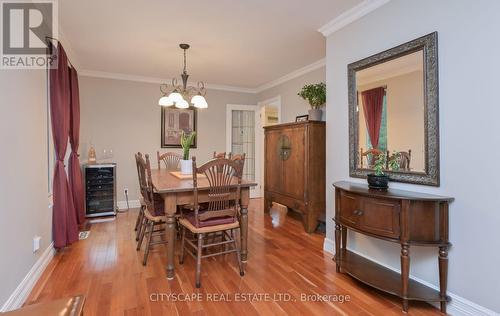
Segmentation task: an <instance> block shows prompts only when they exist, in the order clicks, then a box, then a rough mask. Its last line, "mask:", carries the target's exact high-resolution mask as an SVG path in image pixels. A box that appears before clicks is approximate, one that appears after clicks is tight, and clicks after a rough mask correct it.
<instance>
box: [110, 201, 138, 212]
mask: <svg viewBox="0 0 500 316" xmlns="http://www.w3.org/2000/svg"><path fill="white" fill-rule="evenodd" d="M128 205H129V207H130V208H139V207H141V201H139V200H129V201H128ZM116 206H118V209H119V210H126V209H127V201H118V202H116Z"/></svg>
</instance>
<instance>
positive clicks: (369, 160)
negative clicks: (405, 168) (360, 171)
mask: <svg viewBox="0 0 500 316" xmlns="http://www.w3.org/2000/svg"><path fill="white" fill-rule="evenodd" d="M384 154H385V153H384V152H383V151H382V150H380V149H377V148H371V149H368V150H367V151H363V148H360V149H359V158H360V162H361V168H363V159H366V164H367V168H369V169H370V168H373V166H374V165H375V161H376V160H377V157H378V156H379V155H384ZM386 164H387V160H386ZM386 168H387V166H386Z"/></svg>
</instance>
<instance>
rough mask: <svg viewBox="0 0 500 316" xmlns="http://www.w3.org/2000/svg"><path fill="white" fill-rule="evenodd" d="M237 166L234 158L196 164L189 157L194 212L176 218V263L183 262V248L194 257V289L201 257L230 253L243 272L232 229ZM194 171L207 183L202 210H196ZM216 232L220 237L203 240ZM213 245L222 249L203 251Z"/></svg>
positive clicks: (236, 224) (234, 225)
mask: <svg viewBox="0 0 500 316" xmlns="http://www.w3.org/2000/svg"><path fill="white" fill-rule="evenodd" d="M238 169H239V164H238V163H237V162H236V161H232V160H229V159H226V158H223V159H214V160H211V161H209V162H207V163H205V164H204V165H202V166H200V167H197V166H196V157H193V198H194V212H190V213H188V214H184V213H183V214H181V218H180V220H179V223H180V227H181V253H180V259H179V263H180V264H183V263H184V252H185V251H187V253H188V254H190V255H191V256H192V257H193V258H194V259H195V260H196V276H195V280H196V287H197V288H199V287H200V286H201V259H203V258H208V257H213V256H217V255H223V254H229V253H233V252H234V253H236V257H237V260H238V265H239V270H240V275H241V276H243V275H245V272H244V270H243V263H242V262H241V254H240V249H239V247H238V244H237V242H236V238H235V230H237V229H238V228H240V223H239V221H238V210H239V201H240V185H241V176H240V175H239V173H238ZM221 170H222V171H221ZM198 173H201V174H204V175H205V176H206V178H207V181H208V185H209V190H208V200H209V202H208V208H207V209H206V210H203V211H201V210H200V207H199V201H198V179H197V176H196V174H198ZM186 230H189V232H190V234H191V235H192V237H193V238H187V237H186ZM217 232H221V234H220V237H221V240H220V241H216V242H213V241H212V242H211V243H207V240H206V239H207V238H206V236H207V234H212V233H217ZM216 246H218V247H221V248H222V249H220V250H219V251H218V252H210V253H206V250H208V248H213V247H216ZM222 246H224V247H222ZM204 250H205V251H204ZM204 252H205V254H204Z"/></svg>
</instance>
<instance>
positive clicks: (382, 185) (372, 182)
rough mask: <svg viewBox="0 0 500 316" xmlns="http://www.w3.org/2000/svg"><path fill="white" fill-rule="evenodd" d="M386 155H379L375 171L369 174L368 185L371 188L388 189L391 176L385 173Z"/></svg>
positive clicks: (374, 167)
mask: <svg viewBox="0 0 500 316" xmlns="http://www.w3.org/2000/svg"><path fill="white" fill-rule="evenodd" d="M385 160H386V156H385V155H383V154H381V155H378V156H377V158H376V159H375V163H374V164H373V171H374V173H369V174H368V175H367V181H368V187H369V188H370V189H377V190H387V188H388V187H389V176H387V175H386V174H385V173H384V168H385Z"/></svg>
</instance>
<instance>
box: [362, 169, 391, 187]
mask: <svg viewBox="0 0 500 316" xmlns="http://www.w3.org/2000/svg"><path fill="white" fill-rule="evenodd" d="M366 179H367V180H368V187H369V188H370V189H376V190H387V188H389V177H388V176H386V175H382V176H377V175H375V174H374V173H370V174H369V175H367V178H366Z"/></svg>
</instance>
